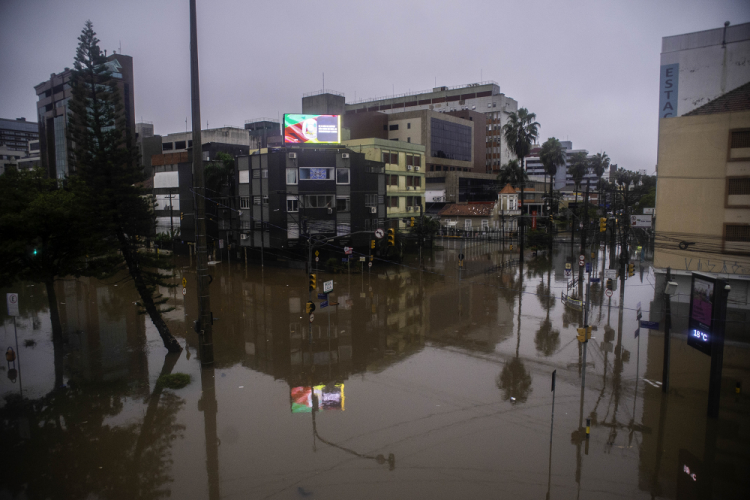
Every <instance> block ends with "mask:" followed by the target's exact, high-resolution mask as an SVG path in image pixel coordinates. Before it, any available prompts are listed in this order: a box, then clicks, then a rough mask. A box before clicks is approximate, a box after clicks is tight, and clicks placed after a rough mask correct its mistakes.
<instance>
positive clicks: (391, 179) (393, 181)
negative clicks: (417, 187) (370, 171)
mask: <svg viewBox="0 0 750 500" xmlns="http://www.w3.org/2000/svg"><path fill="white" fill-rule="evenodd" d="M386 177H388V185H389V186H396V187H398V175H388V176H386Z"/></svg>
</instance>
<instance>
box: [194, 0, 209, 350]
mask: <svg viewBox="0 0 750 500" xmlns="http://www.w3.org/2000/svg"><path fill="white" fill-rule="evenodd" d="M198 75H199V73H198V29H197V19H196V9H195V0H190V91H191V107H192V113H193V183H194V187H195V192H196V197H195V198H196V207H195V209H196V210H195V239H196V243H197V245H198V252H197V255H196V257H197V267H198V269H197V271H198V333H199V336H200V349H201V364H203V365H213V363H214V343H213V331H212V325H211V295H210V292H209V276H208V249H207V247H206V198H205V194H206V185H205V181H204V179H203V157H202V155H201V151H202V148H201V145H202V142H201V97H200V87H199V80H198Z"/></svg>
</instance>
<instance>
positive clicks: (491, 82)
mask: <svg viewBox="0 0 750 500" xmlns="http://www.w3.org/2000/svg"><path fill="white" fill-rule="evenodd" d="M484 85H496V86H497V88H498V89H500V84H499V83H497V82H496V81H494V80H486V81H483V82H478V83H467V84H463V85H454V86H453V87H444V86H441V87H439V88H440V90H434V89H430V90H414V91H409V92H404V93H403V94H391V95H388V96H385V97H369V98H366V99H358V100H356V101H352V102H350V103H347V105H351V104H362V103H365V102H375V101H386V100H388V99H399V98H401V97H409V96H415V95H420V94H437V93H438V92H448V91H450V90H459V89H468V88H471V87H482V86H484ZM435 88H438V87H435Z"/></svg>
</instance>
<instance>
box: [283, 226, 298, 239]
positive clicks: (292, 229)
mask: <svg viewBox="0 0 750 500" xmlns="http://www.w3.org/2000/svg"><path fill="white" fill-rule="evenodd" d="M286 237H287V238H288V239H290V240H296V239H298V238H299V224H297V223H296V222H290V223H288V224H287V225H286Z"/></svg>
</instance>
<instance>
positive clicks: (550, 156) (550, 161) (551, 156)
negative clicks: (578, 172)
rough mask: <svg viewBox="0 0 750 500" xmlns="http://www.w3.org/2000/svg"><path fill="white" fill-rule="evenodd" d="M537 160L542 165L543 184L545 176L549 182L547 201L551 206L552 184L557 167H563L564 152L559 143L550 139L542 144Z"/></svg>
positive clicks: (553, 138) (552, 138) (554, 139)
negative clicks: (548, 178)
mask: <svg viewBox="0 0 750 500" xmlns="http://www.w3.org/2000/svg"><path fill="white" fill-rule="evenodd" d="M539 159H540V160H541V161H542V165H544V174H545V177H544V182H545V183H546V182H547V175H549V177H550V182H549V198H548V199H549V201H550V206H552V203H551V202H552V183H553V179H554V178H555V175H557V167H561V166H563V165H565V150H564V149H563V147H562V144H561V143H560V141H559V140H558V139H557V138H555V137H550V138H549V139H547V140H546V141H545V143H544V144H542V152H541V153H540V154H539Z"/></svg>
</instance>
